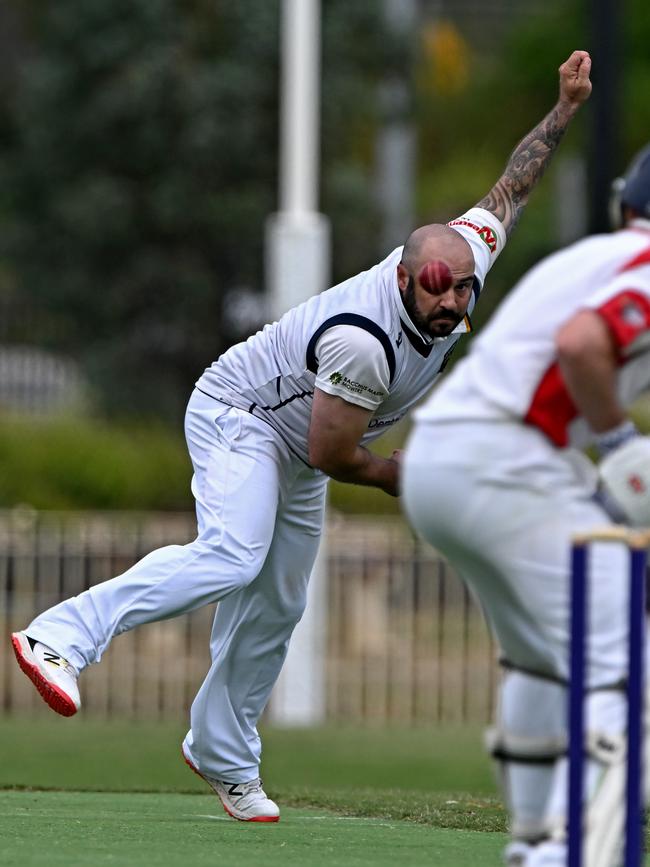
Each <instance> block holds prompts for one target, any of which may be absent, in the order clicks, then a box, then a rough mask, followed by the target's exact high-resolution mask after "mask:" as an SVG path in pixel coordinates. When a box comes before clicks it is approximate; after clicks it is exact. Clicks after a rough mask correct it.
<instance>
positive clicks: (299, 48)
mask: <svg viewBox="0 0 650 867" xmlns="http://www.w3.org/2000/svg"><path fill="white" fill-rule="evenodd" d="M319 7H320V0H284V3H283V6H282V14H283V20H282V84H281V92H282V100H281V104H280V112H281V132H280V161H281V162H280V211H281V212H283V213H285V214H288V215H291V216H292V217H294V218H295V219H296V221H297V222H299V221H300V220H301V219H304V218H305V216H307V215H308V214H311V213H313V212H314V211H316V210H317V208H318V177H317V170H318V157H319V147H318V136H319V128H320V124H319V116H320V102H319V98H320V88H319V76H320V8H319Z"/></svg>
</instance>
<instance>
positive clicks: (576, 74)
mask: <svg viewBox="0 0 650 867" xmlns="http://www.w3.org/2000/svg"><path fill="white" fill-rule="evenodd" d="M590 72H591V57H590V56H589V52H588V51H574V52H573V54H572V55H571V56H570V57H569V59H568V60H565V61H564V63H563V64H562V66H560V69H559V73H560V98H559V102H561V103H565V104H568V105H569V106H571V107H572V108H573V109H574V110H575V109H577V108H578V107H579V106H580V105H582V103H583V102H586V100H588V99H589V95H590V93H591V81H590V79H589V73H590Z"/></svg>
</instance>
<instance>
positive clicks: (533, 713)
mask: <svg viewBox="0 0 650 867" xmlns="http://www.w3.org/2000/svg"><path fill="white" fill-rule="evenodd" d="M565 707H566V692H565V689H564V687H563V686H562V685H561V684H558V683H554V682H552V681H549V680H544V679H541V678H538V677H533V676H531V675H529V674H525V673H523V672H519V671H510V672H508V673H507V674H506V675H505V677H504V679H503V682H502V684H501V688H500V693H499V706H498V710H497V718H496V726H495V728H494V729H491V730H490V731H488V732H487V734H486V747H487V749H488V750H489V752H490V753H491V754H492V756H493V757H494V758H495V759H496V760H497V762H498V777H499V783H500V786H501V788H502V792H503V797H504V800H505V802H506V805H507V807H508V810H509V812H510V830H511V833H512V836H513V837H514V838H515V839H516V840H520V841H525V842H536V841H537V840H539V839H542V838H544V837H546V836H548V834H549V831H550V828H549V826H548V823H547V822H546V807H547V800H548V796H549V793H550V791H551V785H552V783H553V778H554V772H555V765H556V763H557V761H558V759H560V758H561V757H562V756H564V754H565V753H566V730H565Z"/></svg>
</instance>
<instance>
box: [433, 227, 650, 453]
mask: <svg viewBox="0 0 650 867" xmlns="http://www.w3.org/2000/svg"><path fill="white" fill-rule="evenodd" d="M585 307H588V308H592V309H594V310H596V311H598V313H599V314H600V315H601V316H602V317H603V319H604V320H605V321H606V322H607V325H608V327H609V329H610V332H611V334H612V336H613V337H614V340H615V343H616V346H617V348H618V355H619V372H618V391H619V397H620V400H621V403H622V405H623V406H628V405H629V404H630V403H632V401H633V400H634V399H635V398H636V397H638V396H639V394H640V393H641V392H643V391H645V390H646V389H647V388H648V387H650V222H649V221H646V220H636V221H634V223H633V224H632V225H631V227H629V228H627V229H623V230H621V231H618V232H614V233H612V234H611V235H594V236H592V237H589V238H586V239H584V240H582V241H579V242H578V243H576V244H573V245H572V246H570V247H568V248H567V249H565V250H562V251H560V252H559V253H556V254H555V255H553V256H550V257H549V258H547V259H545V260H543V261H542V262H541V263H540V264H539V265H537V266H536V267H535V268H533V269H532V270H531V271H529V272H528V274H527V275H526V276H525V277H524V278H523V279H522V280H521V281H520V282H519V283H518V284H517V286H516V287H515V288H514V289H513V290H512V292H511V293H510V294H509V295H508V297H507V298H506V300H505V301H504V302H503V303H502V305H501V306H500V307H499V309H498V310H497V312H496V314H495V315H494V316H493V318H492V320H491V321H490V323H489V325H488V326H487V328H486V329H485V330H484V331H483V332H482V334H481V336H480V337H479V338H478V339H477V340H476V341H475V342H474V344H473V346H472V351H471V352H470V353H469V355H468V356H467V357H466V358H464V359H463V360H462V361H461V362H460V363H459V364H458V366H457V367H456V368H455V369H454V371H453V374H452V375H451V376H450V377H449V378H448V379H447V380H446V381H445V382H443V383H442V384H441V385H440V387H439V388H437V389H436V391H435V392H434V394H433V395H432V396H431V398H430V399H429V400H428V401H427V402H426V404H425V405H424V406H423V407H421V408H420V409H419V410H418V411H417V413H416V419H417V420H418V421H427V420H430V421H434V420H435V421H454V422H455V421H500V420H515V421H523V422H526V423H528V424H530V425H533V426H534V427H537V428H538V429H539V430H541V431H542V432H543V433H544V434H545V435H546V437H547V438H548V439H550V440H551V442H553V443H554V444H555V445H556V446H559V447H563V446H568V445H571V446H578V447H583V446H584V445H586V444H588V443H589V442H590V441H591V439H592V434H591V432H590V430H589V428H588V426H587V424H586V422H585V420H584V419H582V418H581V417H580V415H579V413H578V410H577V408H576V407H575V405H574V403H573V401H572V399H571V397H570V395H569V393H568V391H567V389H566V387H565V385H564V382H563V380H562V376H561V373H560V370H559V367H558V364H557V355H556V350H555V335H556V333H557V332H558V330H559V329H560V327H561V326H562V325H563V324H564V323H565V322H567V321H568V320H569V319H570V318H571V317H572V316H573V315H574V314H575V313H576V312H577V311H578V310H579V309H580V308H585Z"/></svg>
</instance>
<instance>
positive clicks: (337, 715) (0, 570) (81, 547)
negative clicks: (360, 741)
mask: <svg viewBox="0 0 650 867" xmlns="http://www.w3.org/2000/svg"><path fill="white" fill-rule="evenodd" d="M194 531H195V524H194V518H193V516H192V515H186V514H182V515H174V514H155V515H149V514H136V513H83V514H82V513H79V514H77V513H66V514H61V513H59V514H50V513H35V512H33V511H31V510H28V509H22V510H21V509H19V510H13V511H11V512H4V513H2V512H0V626H1V627H2V633H3V635H4V636H5V640H4V641H2V642H0V683H2V701H3V708H4V712H5V713H15V714H25V713H31V712H32V711H34V712H41V709H42V703H41V702H40V699H39V698H38V696H37V694H36V691H35V690H34V689H33V688H32V687H31V685H30V684H29V683H28V682H27V680H26V678H25V677H24V676H23V675H22V674H21V672H20V670H19V669H18V666H17V665H16V664H15V661H14V658H13V653H12V651H11V646H10V642H9V640H8V635H9V632H10V631H12V630H13V629H19V628H23V627H24V626H25V625H26V624H27V623H28V622H29V621H30V620H31V619H32V618H33V617H34V616H35V614H37V613H39V612H41V611H42V610H44V609H45V608H47V607H49V606H51V605H53V604H55V603H56V602H58V601H59V600H61V599H63V598H66V597H68V596H71V595H73V594H76V593H79V592H81V591H83V590H84V589H86V588H87V587H90V586H91V585H92V584H95V583H97V582H99V581H104V580H106V579H108V578H111V577H113V576H114V575H118V574H120V573H121V572H123V571H124V570H125V569H127V568H128V567H129V566H130V565H131V564H132V563H133V562H135V561H136V560H138V559H139V558H140V557H142V556H143V555H144V554H146V553H148V552H149V551H151V550H153V549H154V548H157V547H160V546H162V545H166V544H170V543H184V542H187V541H189V540H190V539H191V538H192V537H193V534H194ZM327 539H328V550H327V560H326V562H327V576H328V589H327V594H328V605H327V610H328V627H327V644H326V647H327V659H326V689H327V702H326V707H327V717H328V719H329V720H331V721H336V722H346V721H357V722H360V721H363V722H368V723H377V724H385V723H400V724H419V723H427V722H442V721H458V722H461V721H463V722H464V721H485V720H486V719H488V718H489V716H490V713H491V710H492V704H493V697H494V691H495V682H496V677H497V671H496V665H495V653H494V648H493V646H492V643H491V640H490V637H489V635H488V633H487V630H486V628H485V626H484V624H483V620H482V617H481V614H480V612H479V610H478V608H477V606H476V605H475V604H474V602H473V600H472V599H471V597H470V595H469V594H468V592H467V590H466V589H465V588H464V586H463V585H462V584H461V582H460V581H459V580H458V579H457V578H456V576H454V575H453V573H452V572H451V570H450V569H449V567H448V566H447V565H446V564H445V563H444V561H443V560H441V559H440V558H439V557H438V556H437V554H436V553H435V552H434V551H433V550H431V549H430V548H429V547H428V546H426V545H424V544H423V543H421V542H419V541H418V540H417V539H415V538H414V537H413V536H412V534H411V533H410V532H409V531H408V529H407V527H406V526H405V525H404V523H403V522H402V521H401V520H399V519H383V518H374V517H373V518H367V517H364V518H360V517H355V518H351V517H349V516H346V517H345V518H342V517H337V516H335V515H330V518H329V526H328V533H327ZM213 613H214V606H207V607H206V608H204V609H201V610H199V611H196V612H193V613H192V614H189V615H184V616H182V617H178V618H175V619H173V620H167V621H163V622H160V623H155V624H149V625H147V626H143V627H140V628H139V629H136V630H133V631H132V632H129V633H126V634H125V635H122V636H119V637H118V638H117V639H115V641H114V642H113V643H112V645H111V647H110V648H109V650H108V651H107V652H106V654H105V655H104V658H103V660H102V662H101V664H99V665H97V666H91V667H90V668H89V669H87V670H86V671H85V672H84V674H83V677H82V680H81V689H82V697H83V705H84V709H83V712H84V713H87V714H90V715H95V716H103V717H122V718H132V719H145V718H146V719H152V718H155V719H175V720H180V719H183V718H184V717H185V716H186V714H187V710H188V708H189V705H190V703H191V701H192V698H193V696H194V693H195V692H196V690H197V688H198V686H199V684H200V682H201V680H202V678H203V676H204V674H205V673H206V671H207V668H208V665H209V656H208V638H209V632H210V625H211V621H212V616H213Z"/></svg>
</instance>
